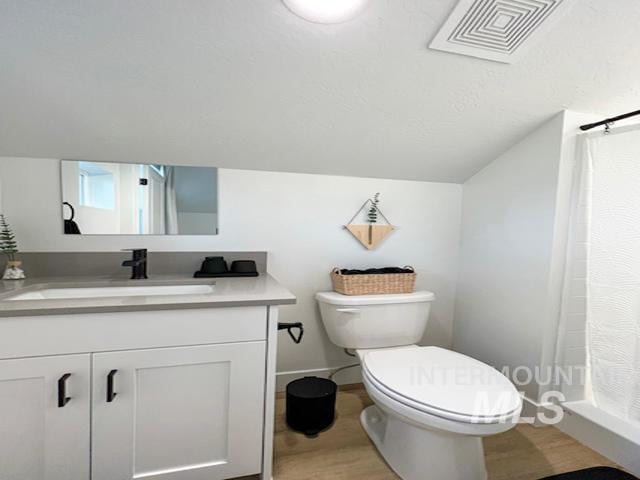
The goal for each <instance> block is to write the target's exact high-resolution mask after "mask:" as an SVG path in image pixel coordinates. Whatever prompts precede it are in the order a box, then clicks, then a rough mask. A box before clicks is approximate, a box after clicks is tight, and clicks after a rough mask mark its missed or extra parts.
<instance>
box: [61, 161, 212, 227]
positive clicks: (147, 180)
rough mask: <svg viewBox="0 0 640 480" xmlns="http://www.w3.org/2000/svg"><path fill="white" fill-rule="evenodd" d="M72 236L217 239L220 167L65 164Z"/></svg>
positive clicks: (65, 211) (65, 203)
mask: <svg viewBox="0 0 640 480" xmlns="http://www.w3.org/2000/svg"><path fill="white" fill-rule="evenodd" d="M61 171H62V217H63V225H64V232H65V233H66V234H69V235H79V234H81V235H216V234H217V233H218V169H217V168H213V167H185V166H172V165H149V164H139V163H105V162H91V161H85V160H62V162H61Z"/></svg>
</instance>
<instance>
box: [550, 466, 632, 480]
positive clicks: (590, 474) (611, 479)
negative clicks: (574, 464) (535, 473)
mask: <svg viewBox="0 0 640 480" xmlns="http://www.w3.org/2000/svg"><path fill="white" fill-rule="evenodd" d="M542 480H638V479H637V478H636V477H634V476H633V475H629V474H628V473H625V472H623V471H622V470H618V469H617V468H611V467H595V468H587V469H586V470H580V471H578V472H571V473H563V474H561V475H554V476H552V477H546V478H543V479H542Z"/></svg>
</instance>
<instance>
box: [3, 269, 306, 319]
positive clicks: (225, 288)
mask: <svg viewBox="0 0 640 480" xmlns="http://www.w3.org/2000/svg"><path fill="white" fill-rule="evenodd" d="M201 284H215V287H214V289H213V292H212V293H206V294H189V295H135V296H126V297H124V296H123V297H101V298H71V299H70V298H66V299H46V300H8V298H10V297H12V296H14V295H17V294H18V293H24V292H32V291H38V290H43V289H50V288H82V287H85V288H87V287H96V288H99V287H113V286H126V287H134V286H143V285H144V286H158V285H201ZM294 303H296V297H295V296H294V295H293V294H292V293H291V292H290V291H289V290H287V289H286V288H285V287H283V286H282V285H281V284H280V283H278V281H277V280H275V279H274V278H273V277H272V276H271V275H269V274H260V275H259V276H258V277H234V278H229V277H225V278H191V277H186V276H166V275H165V276H156V277H154V278H151V279H149V280H125V279H109V278H98V277H91V278H87V277H56V278H33V279H31V278H30V279H26V280H3V281H2V282H1V283H0V317H16V316H31V315H59V314H75V313H101V312H119V311H123V312H126V311H145V310H178V309H187V308H190V309H192V308H218V307H240V306H257V305H290V304H294Z"/></svg>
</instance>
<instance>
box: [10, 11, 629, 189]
mask: <svg viewBox="0 0 640 480" xmlns="http://www.w3.org/2000/svg"><path fill="white" fill-rule="evenodd" d="M575 3H576V5H575V6H574V7H573V8H572V10H571V12H570V13H569V14H568V15H566V16H565V17H563V18H562V19H561V20H560V21H559V23H557V24H556V26H555V27H554V29H553V30H552V31H551V33H549V34H547V35H546V36H545V38H544V39H542V40H541V41H538V42H537V43H536V47H535V48H533V49H532V50H530V51H528V52H527V54H526V55H525V56H524V57H523V58H522V59H520V60H519V61H518V62H517V63H516V64H513V65H504V64H499V63H495V62H490V61H485V60H479V59H475V58H471V57H464V56H459V55H454V54H447V53H443V52H437V51H433V50H428V49H427V45H428V43H429V41H430V40H431V38H432V37H433V35H434V34H435V33H436V31H437V30H438V28H439V27H440V25H441V24H442V22H443V21H444V20H445V18H446V17H447V15H448V13H449V12H450V11H451V9H452V8H453V6H454V4H455V2H454V1H453V0H371V5H370V7H369V8H368V9H367V10H366V11H365V13H364V14H363V15H362V16H360V17H359V18H357V19H356V20H354V21H352V22H349V23H345V24H341V25H317V24H313V23H309V22H305V21H304V20H302V19H300V18H298V17H296V16H295V15H293V14H291V12H289V10H288V9H287V8H286V7H285V6H284V5H283V4H282V3H281V2H280V0H135V1H131V0H56V1H52V0H50V1H42V0H0V154H5V155H25V156H46V157H69V158H87V159H94V160H116V161H128V160H131V161H148V162H156V163H160V162H163V163H167V162H168V163H183V164H210V165H217V166H220V167H230V168H248V169H263V170H283V171H297V172H311V173H329V174H341V175H357V176H371V177H387V178H408V179H420V180H438V181H453V182H460V181H464V180H465V179H466V178H468V177H469V176H471V175H472V174H473V173H474V172H476V171H477V170H478V169H480V168H481V167H482V166H483V165H485V164H486V163H488V162H489V161H491V160H492V159H493V158H494V157H496V156H497V155H498V154H500V153H501V152H502V151H503V150H505V149H506V148H507V147H508V146H509V145H511V144H512V143H513V142H515V141H516V140H518V139H519V138H521V137H522V136H523V135H525V134H526V133H527V132H528V131H530V130H531V129H532V128H534V127H536V126H537V125H539V124H540V123H541V122H543V121H544V120H546V119H547V118H549V117H550V116H551V115H553V114H554V113H556V112H557V111H559V110H561V109H563V108H569V109H574V110H578V111H585V112H599V113H602V114H616V113H620V112H622V111H627V110H633V109H636V108H640V62H638V61H637V59H638V58H640V42H638V29H637V26H638V25H640V2H639V1H637V0H615V1H613V2H612V1H602V0H579V1H578V2H575Z"/></svg>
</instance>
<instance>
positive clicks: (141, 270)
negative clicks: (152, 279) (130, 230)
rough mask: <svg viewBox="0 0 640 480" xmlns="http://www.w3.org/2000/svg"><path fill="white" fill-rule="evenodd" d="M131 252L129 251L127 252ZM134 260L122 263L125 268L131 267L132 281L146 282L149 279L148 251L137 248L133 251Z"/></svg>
mask: <svg viewBox="0 0 640 480" xmlns="http://www.w3.org/2000/svg"><path fill="white" fill-rule="evenodd" d="M127 251H129V250H127ZM131 251H132V252H133V258H132V259H131V260H125V261H124V262H122V266H123V267H131V280H144V279H146V278H148V277H147V249H146V248H137V249H133V250H131Z"/></svg>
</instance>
